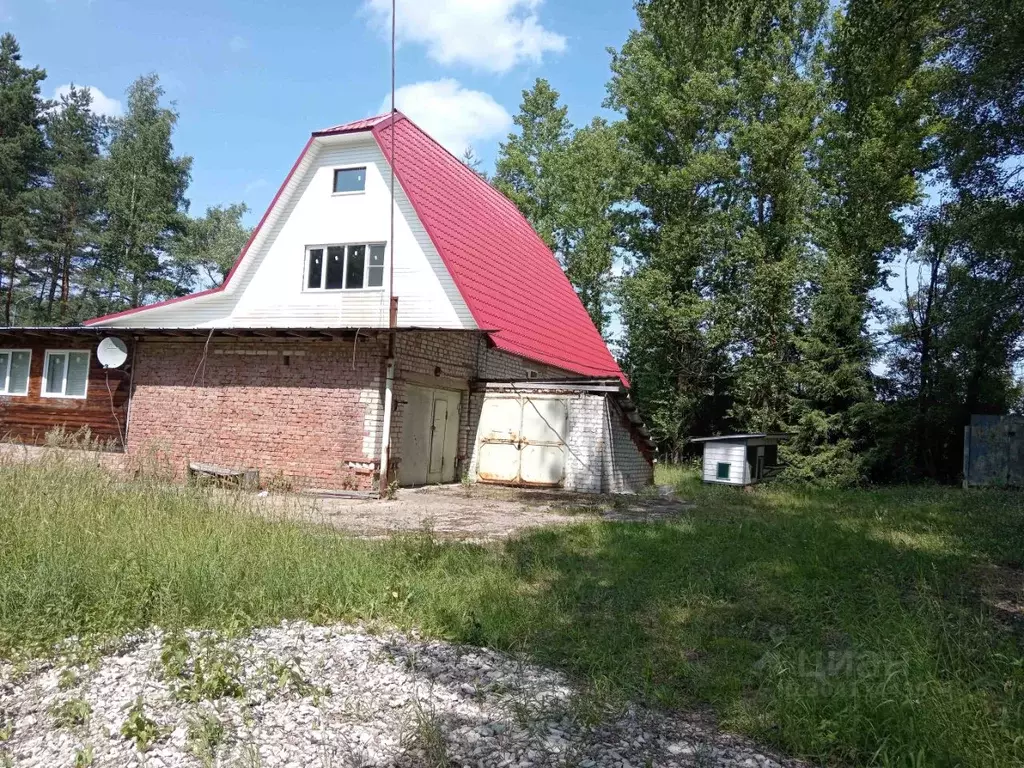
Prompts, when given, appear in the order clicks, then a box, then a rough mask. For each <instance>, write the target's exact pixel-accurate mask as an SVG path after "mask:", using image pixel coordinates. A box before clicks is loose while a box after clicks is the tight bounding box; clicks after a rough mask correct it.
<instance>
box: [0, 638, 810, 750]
mask: <svg viewBox="0 0 1024 768" xmlns="http://www.w3.org/2000/svg"><path fill="white" fill-rule="evenodd" d="M5 761H6V764H13V765H17V766H40V767H41V768H42V767H43V766H45V767H46V768H57V767H58V766H82V767H83V768H84V766H88V765H94V766H147V767H148V768H161V767H162V766H203V765H209V766H213V765H216V766H239V767H242V766H244V767H245V768H255V767H256V766H264V767H266V768H270V767H272V766H286V767H287V768H293V767H294V768H305V767H306V766H323V767H324V768H340V767H341V766H395V767H396V768H404V767H405V766H503V767H504V766H582V767H583V768H590V767H591V766H601V767H604V766H616V768H627V767H628V766H638V767H639V766H645V765H650V766H666V767H668V766H701V767H702V768H709V767H710V766H722V767H729V768H734V767H735V768H740V767H742V768H768V767H769V766H771V767H776V766H778V767H781V766H798V765H800V764H799V763H797V762H795V761H787V760H783V759H780V758H778V757H771V756H769V755H768V754H766V753H765V752H764V751H763V750H759V749H757V748H756V747H754V746H753V745H751V744H750V743H749V742H748V741H746V740H744V739H741V738H738V737H734V736H730V735H727V734H723V733H721V732H719V731H718V730H717V729H716V728H715V727H714V726H713V724H712V723H711V722H710V720H708V719H707V718H705V717H703V716H696V715H694V716H682V715H666V714H661V713H657V712H653V711H649V710H646V709H643V708H640V707H628V708H626V709H625V710H622V711H615V712H611V711H594V709H593V705H592V703H591V702H590V701H589V700H588V699H587V697H586V696H583V695H582V694H580V692H579V691H578V690H577V689H576V688H574V686H573V685H571V684H570V683H569V681H568V680H566V678H564V677H563V676H562V675H560V674H559V673H557V672H553V671H551V670H547V669H543V668H540V667H537V666H533V665H530V664H526V663H523V662H521V661H517V660H515V659H513V658H510V657H508V656H505V655H502V654H498V653H494V652H491V651H488V650H482V649H479V648H467V647H459V646H454V645H451V644H448V643H443V642H433V641H425V640H421V639H418V638H417V637H415V636H410V635H405V634H387V635H380V634H371V633H368V632H367V631H365V630H364V629H362V628H359V627H353V626H348V625H341V626H334V627H314V626H311V625H309V624H305V623H289V624H284V625H282V626H280V627H275V628H268V629H261V630H258V631H256V632H254V633H253V634H251V635H248V636H246V637H243V638H236V639H225V638H223V637H220V636H218V635H215V634H210V633H194V632H190V633H188V634H182V635H166V634H161V633H159V632H150V633H147V634H144V635H141V636H139V637H133V638H126V639H125V640H124V641H123V642H122V643H120V647H119V648H117V649H114V650H111V651H109V652H107V653H106V654H105V655H101V654H100V653H98V652H97V653H90V652H88V651H87V650H85V649H82V648H76V647H74V646H72V645H70V644H69V645H68V646H67V648H65V649H64V650H62V652H61V654H60V655H59V656H58V658H57V659H56V660H54V661H51V662H38V661H37V662H33V663H32V664H30V665H28V666H27V668H20V669H19V668H16V667H14V666H11V665H9V664H8V665H5V666H2V667H0V764H4V763H5ZM76 761H77V762H76Z"/></svg>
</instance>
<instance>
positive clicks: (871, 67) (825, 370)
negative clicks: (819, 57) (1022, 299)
mask: <svg viewBox="0 0 1024 768" xmlns="http://www.w3.org/2000/svg"><path fill="white" fill-rule="evenodd" d="M935 21H936V17H935V8H934V4H933V3H931V2H909V3H908V2H887V1H883V2H877V1H876V0H871V1H870V2H863V1H861V0H854V1H853V2H850V3H848V4H847V6H846V8H845V11H844V12H843V13H837V14H836V15H835V16H834V24H833V28H832V32H831V35H830V39H829V43H830V46H829V50H828V52H827V54H826V57H825V58H826V61H827V68H828V100H829V103H830V104H831V105H832V108H831V109H829V110H827V111H825V112H824V113H823V116H822V120H821V124H820V125H821V130H820V148H819V150H818V156H819V157H820V164H819V165H818V168H817V172H816V177H817V180H818V183H819V185H820V187H821V189H822V190H823V193H824V194H823V199H822V202H821V205H820V208H819V209H818V211H817V216H816V218H817V226H816V232H815V240H816V243H817V245H818V247H819V249H820V253H821V257H820V259H819V262H818V264H817V265H816V267H815V268H814V270H813V273H812V274H811V275H809V277H810V281H811V293H812V295H813V297H814V298H813V299H812V301H811V305H810V315H809V322H808V325H807V327H806V328H805V329H804V332H803V333H802V334H801V335H800V337H799V340H798V351H799V357H800V363H799V365H798V366H796V368H795V385H796V396H795V399H794V403H793V410H792V414H791V428H792V429H793V431H794V433H795V434H794V437H793V440H792V441H791V442H790V443H789V444H788V445H787V446H786V447H785V449H784V455H785V457H786V459H787V461H788V463H789V474H790V475H791V476H793V477H800V478H802V479H808V480H815V481H818V482H826V483H832V484H852V483H856V482H860V481H862V480H863V479H864V478H865V477H866V476H867V474H868V472H869V467H868V465H867V455H866V453H865V451H866V448H867V443H868V440H869V438H868V433H869V432H870V427H869V424H868V421H867V419H868V414H870V413H872V409H871V407H870V406H871V403H872V402H873V400H874V389H873V382H872V376H871V363H872V359H873V357H874V354H875V350H874V344H873V342H872V340H871V338H870V336H869V331H868V322H869V319H870V317H871V315H872V313H873V302H872V292H873V291H874V290H876V289H877V288H879V287H880V286H881V285H882V284H883V280H884V277H885V274H886V268H885V267H886V264H888V263H889V262H890V261H891V260H892V259H893V258H894V256H895V255H896V254H898V253H900V252H901V251H902V249H904V248H905V247H907V245H908V244H909V243H910V237H909V234H908V232H907V229H906V226H905V222H904V218H905V215H906V214H905V212H906V211H907V210H909V209H910V207H911V206H913V205H915V204H917V203H918V202H919V200H920V197H921V187H922V181H923V178H924V175H925V174H926V173H927V172H928V171H929V170H930V168H931V167H933V166H934V152H933V151H932V150H931V149H930V147H931V146H932V140H933V138H934V132H935V125H936V124H935V120H934V110H933V108H932V96H933V94H934V92H935V87H936V85H937V83H936V77H935V75H934V73H933V71H932V70H930V69H928V68H926V67H925V66H924V65H925V63H926V61H927V60H928V55H929V49H930V47H931V43H930V42H929V36H930V35H931V34H932V32H933V31H934V28H935Z"/></svg>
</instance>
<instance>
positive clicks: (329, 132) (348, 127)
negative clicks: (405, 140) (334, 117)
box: [313, 113, 391, 136]
mask: <svg viewBox="0 0 1024 768" xmlns="http://www.w3.org/2000/svg"><path fill="white" fill-rule="evenodd" d="M390 116H391V114H390V113H387V114H383V115H375V116H374V117H367V118H363V119H362V120H353V121H352V122H351V123H342V124H341V125H335V126H333V127H331V128H324V129H323V130H322V131H314V132H313V135H314V136H334V135H336V134H339V133H357V132H359V131H368V130H369V129H370V128H373V127H374V126H375V125H377V123H380V122H383V121H384V120H387V119H388V118H389V117H390Z"/></svg>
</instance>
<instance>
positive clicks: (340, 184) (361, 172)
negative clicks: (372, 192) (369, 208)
mask: <svg viewBox="0 0 1024 768" xmlns="http://www.w3.org/2000/svg"><path fill="white" fill-rule="evenodd" d="M365 190H366V169H365V168H339V169H338V170H336V171H335V172H334V191H335V192H364V191H365Z"/></svg>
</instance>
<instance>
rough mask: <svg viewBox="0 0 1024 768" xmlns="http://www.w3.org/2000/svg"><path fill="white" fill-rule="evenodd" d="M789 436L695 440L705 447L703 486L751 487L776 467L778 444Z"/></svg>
mask: <svg viewBox="0 0 1024 768" xmlns="http://www.w3.org/2000/svg"><path fill="white" fill-rule="evenodd" d="M787 437H789V435H787V434H785V433H782V432H758V433H756V434H749V435H722V436H720V437H697V438H694V439H693V442H695V443H703V444H704V482H705V483H723V484H725V485H752V484H753V483H757V482H760V481H761V480H763V479H764V478H765V477H768V476H770V475H771V474H772V473H773V472H774V470H775V469H776V468H777V467H778V466H779V443H781V442H782V441H783V440H785V439H786V438H787Z"/></svg>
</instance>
